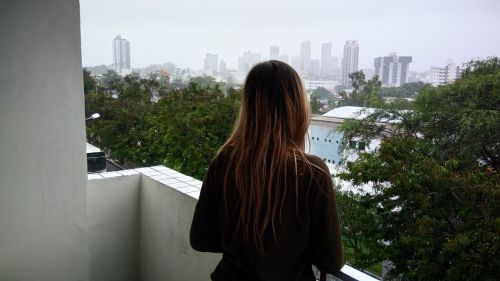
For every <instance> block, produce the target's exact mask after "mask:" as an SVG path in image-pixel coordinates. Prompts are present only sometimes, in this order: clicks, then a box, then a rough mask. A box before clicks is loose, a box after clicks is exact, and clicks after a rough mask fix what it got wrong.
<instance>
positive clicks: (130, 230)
mask: <svg viewBox="0 0 500 281" xmlns="http://www.w3.org/2000/svg"><path fill="white" fill-rule="evenodd" d="M201 184H202V182H201V181H199V180H197V179H194V178H192V177H189V176H186V175H183V174H181V173H178V172H176V171H174V170H172V169H169V168H166V167H164V166H155V167H150V168H139V169H135V170H123V171H118V172H107V173H100V174H89V175H88V187H87V204H88V206H87V210H88V211H87V212H88V225H89V227H88V235H89V256H90V266H89V267H90V273H89V277H90V278H89V279H90V280H93V281H100V280H103V281H104V280H106V281H110V280H120V281H127V280H131V281H132V280H148V281H150V280H158V281H159V280H171V281H175V280H207V279H208V276H209V275H210V273H211V272H212V271H213V269H214V268H215V266H216V264H217V263H218V262H219V260H220V258H221V255H220V254H212V253H199V252H196V251H194V250H192V249H191V247H190V244H189V228H190V226H191V219H192V217H193V212H194V207H195V205H196V201H197V200H198V197H199V193H200V188H201ZM327 280H370V281H374V280H377V279H375V278H373V277H371V276H369V275H367V274H365V273H363V272H360V271H358V270H356V269H354V268H352V267H350V266H347V265H346V266H344V268H342V270H341V272H340V273H339V274H338V275H336V276H331V275H329V276H327Z"/></svg>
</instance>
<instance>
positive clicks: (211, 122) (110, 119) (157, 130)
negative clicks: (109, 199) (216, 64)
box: [84, 71, 240, 179]
mask: <svg viewBox="0 0 500 281" xmlns="http://www.w3.org/2000/svg"><path fill="white" fill-rule="evenodd" d="M84 78H85V79H91V77H88V75H87V77H84ZM85 84H91V83H89V82H85ZM199 85H203V86H199ZM99 86H100V87H97V88H98V90H97V91H95V90H93V89H88V90H87V88H86V91H85V111H86V114H87V116H89V115H91V114H92V113H94V112H98V113H100V115H101V117H100V118H99V119H96V120H91V121H87V139H88V141H89V142H90V143H92V144H94V145H96V146H98V147H100V148H101V149H104V150H105V151H106V152H107V153H108V154H109V157H110V158H111V159H114V160H116V161H117V162H118V163H120V164H121V165H123V166H125V167H137V166H152V165H166V166H169V167H171V168H174V169H176V170H178V171H180V172H182V173H185V174H188V175H191V176H194V177H196V178H199V179H201V178H202V177H203V175H204V173H205V169H206V167H208V164H209V162H210V160H211V158H212V157H213V156H214V155H215V153H216V151H217V149H218V148H219V147H220V146H221V145H222V144H223V143H224V141H225V140H226V138H227V137H228V136H229V134H230V132H231V129H232V126H233V124H234V121H235V118H236V115H237V111H238V109H239V103H240V94H239V92H237V91H235V90H232V89H229V90H227V91H226V93H223V92H222V91H221V89H220V87H219V85H218V84H217V83H214V81H212V80H210V81H204V80H203V78H196V83H195V82H191V83H189V84H188V85H185V86H184V87H182V88H179V89H176V88H177V87H176V88H173V87H170V84H169V83H168V79H166V78H165V77H158V76H152V77H151V78H149V79H144V78H141V77H139V76H138V75H136V74H131V75H127V76H125V77H124V78H123V79H122V78H121V77H120V76H117V75H116V73H114V72H112V71H110V72H108V73H106V74H105V75H104V77H103V78H102V80H101V83H100V85H99Z"/></svg>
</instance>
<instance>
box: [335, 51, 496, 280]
mask: <svg viewBox="0 0 500 281" xmlns="http://www.w3.org/2000/svg"><path fill="white" fill-rule="evenodd" d="M499 82H500V61H499V59H498V58H491V59H488V60H484V61H474V62H471V63H469V64H468V66H467V67H466V68H465V70H464V71H463V74H462V76H461V77H460V79H458V80H457V81H456V82H455V83H453V84H451V85H446V86H442V87H438V88H430V87H425V88H423V89H422V91H421V93H420V94H419V95H418V96H417V98H416V102H415V108H414V110H413V111H398V110H395V109H393V108H392V109H391V108H385V109H384V110H380V111H377V112H376V113H374V114H373V115H372V116H370V117H369V118H367V119H366V120H352V121H350V122H347V123H346V126H345V127H343V132H344V137H345V138H346V140H347V139H349V138H353V137H356V138H361V139H367V140H371V139H374V138H380V137H382V139H381V144H380V147H379V148H378V149H377V150H375V151H372V152H366V153H361V154H360V155H359V158H358V159H357V160H356V161H354V162H349V163H347V171H346V172H345V173H342V174H341V175H340V176H341V177H342V178H343V179H344V180H349V181H351V182H352V183H353V184H355V185H370V186H372V187H373V189H374V193H373V194H366V195H365V196H363V197H362V198H356V199H357V202H360V204H369V206H373V207H374V209H373V208H368V209H367V210H369V212H368V211H367V213H366V214H364V215H359V216H361V217H363V216H371V215H375V218H374V220H376V221H377V222H378V223H377V224H376V226H371V227H369V228H368V229H362V230H360V233H361V234H362V235H360V236H358V237H365V238H363V239H366V241H363V244H364V245H366V246H367V247H368V248H369V249H370V252H373V253H375V254H374V256H373V258H374V259H375V260H376V259H379V260H382V259H387V260H390V261H391V262H392V264H393V267H392V269H391V270H390V272H389V275H388V278H389V279H394V280H496V279H497V278H498V276H499V274H500V271H499V268H500V259H498V258H497V257H498V256H499V255H500V240H499V239H500V238H499V237H500V217H499V216H500V204H499V202H500V200H499V199H500V173H499V169H500V167H499V159H500V158H499V157H500V143H499V142H498V140H499V139H500V83H499ZM382 121H383V123H382ZM384 135H385V137H384ZM373 210H375V211H373ZM375 230H376V231H378V234H374V233H375V232H374V231H375ZM373 235H375V237H377V239H378V240H379V243H372V242H373Z"/></svg>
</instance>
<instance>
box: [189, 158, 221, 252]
mask: <svg viewBox="0 0 500 281" xmlns="http://www.w3.org/2000/svg"><path fill="white" fill-rule="evenodd" d="M213 162H214V161H212V163H211V164H210V166H209V168H208V170H207V173H206V174H205V179H204V181H203V185H202V186H201V191H200V197H199V199H198V202H197V204H196V207H195V210H194V215H193V221H192V223H191V230H190V234H189V240H190V243H191V247H193V249H195V250H197V251H200V252H214V253H220V252H222V248H221V235H220V228H219V216H218V212H217V204H216V196H215V192H214V184H216V181H214V175H213V174H214V171H213V170H214V167H213Z"/></svg>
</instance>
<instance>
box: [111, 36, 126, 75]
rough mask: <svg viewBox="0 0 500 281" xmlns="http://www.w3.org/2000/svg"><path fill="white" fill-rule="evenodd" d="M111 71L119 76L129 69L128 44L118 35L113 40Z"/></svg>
mask: <svg viewBox="0 0 500 281" xmlns="http://www.w3.org/2000/svg"><path fill="white" fill-rule="evenodd" d="M113 69H114V70H115V71H116V72H117V73H120V74H123V73H124V70H127V69H130V42H129V41H127V40H126V39H125V38H122V37H121V36H120V35H117V36H116V37H115V39H113Z"/></svg>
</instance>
